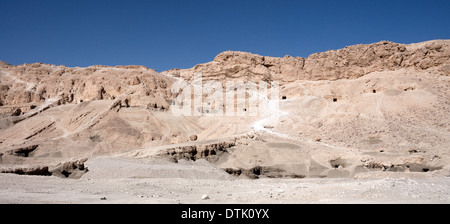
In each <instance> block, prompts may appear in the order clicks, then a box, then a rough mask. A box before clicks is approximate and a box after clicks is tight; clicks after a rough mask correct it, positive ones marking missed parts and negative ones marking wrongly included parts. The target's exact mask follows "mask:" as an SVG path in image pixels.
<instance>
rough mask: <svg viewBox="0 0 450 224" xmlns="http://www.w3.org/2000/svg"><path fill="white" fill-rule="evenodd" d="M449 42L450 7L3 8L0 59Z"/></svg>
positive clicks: (175, 60) (102, 60) (65, 4)
mask: <svg viewBox="0 0 450 224" xmlns="http://www.w3.org/2000/svg"><path fill="white" fill-rule="evenodd" d="M431 39H450V1H449V0H442V1H439V0H428V1H413V0H411V1H395V0H390V1H385V0H377V1H372V0H371V1H365V0H359V1H356V0H355V1H349V0H343V1H338V0H335V1H323V0H322V1H321V0H319V1H317V0H315V1H312V0H311V1H283V0H280V1H265V0H258V1H245V0H240V1H235V0H222V1H216V0H205V1H195V0H192V1H173V0H164V1H134V0H127V1H119V0H108V1H106V0H105V1H95V0H89V1H86V0H76V1H75V0H58V1H56V0H40V1H37V0H29V1H25V0H14V1H11V0H0V60H2V61H6V62H8V63H11V64H23V63H33V62H43V63H49V64H57V65H66V66H71V67H72V66H80V67H85V66H89V65H97V64H102V65H111V66H115V65H131V64H132V65H145V66H148V67H150V68H154V69H156V70H157V71H164V70H168V69H171V68H189V67H192V66H194V65H196V64H199V63H204V62H208V61H212V60H213V59H214V57H215V56H216V55H217V54H218V53H220V52H222V51H226V50H238V51H247V52H253V53H257V54H260V55H268V56H278V57H283V56H284V55H291V56H302V57H307V56H308V55H310V54H312V53H315V52H322V51H326V50H329V49H339V48H343V47H345V46H348V45H353V44H359V43H373V42H378V41H381V40H390V41H394V42H399V43H413V42H421V41H425V40H431Z"/></svg>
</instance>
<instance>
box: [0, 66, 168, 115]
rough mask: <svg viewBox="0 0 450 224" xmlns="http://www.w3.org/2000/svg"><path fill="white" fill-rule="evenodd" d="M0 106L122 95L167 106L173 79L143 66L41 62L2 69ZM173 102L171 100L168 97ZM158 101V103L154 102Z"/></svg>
mask: <svg viewBox="0 0 450 224" xmlns="http://www.w3.org/2000/svg"><path fill="white" fill-rule="evenodd" d="M0 75H1V85H0V106H14V107H20V108H21V109H22V110H21V111H22V112H27V111H29V110H30V109H31V107H35V106H36V105H38V104H39V103H44V102H46V101H48V100H54V101H57V102H58V104H66V103H80V102H85V101H93V100H108V99H117V98H121V99H122V100H123V105H124V106H139V107H153V108H158V109H164V108H168V105H169V103H167V99H170V97H171V92H170V89H169V88H167V87H168V86H170V85H171V83H172V79H170V78H167V77H165V76H162V75H160V74H158V73H157V72H156V71H154V70H152V69H148V68H146V67H143V66H116V67H107V66H91V67H88V68H68V67H65V66H55V65H48V64H42V63H35V64H24V65H17V66H8V67H3V68H2V69H1V70H0ZM169 102H170V101H169ZM155 105H156V106H155Z"/></svg>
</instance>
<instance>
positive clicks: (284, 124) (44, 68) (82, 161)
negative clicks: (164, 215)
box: [0, 40, 450, 202]
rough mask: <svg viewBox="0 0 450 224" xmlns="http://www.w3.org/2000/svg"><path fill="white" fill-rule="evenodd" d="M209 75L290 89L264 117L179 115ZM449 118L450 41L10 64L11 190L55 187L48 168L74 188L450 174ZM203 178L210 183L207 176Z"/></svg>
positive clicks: (5, 106) (5, 167) (2, 65)
mask: <svg viewBox="0 0 450 224" xmlns="http://www.w3.org/2000/svg"><path fill="white" fill-rule="evenodd" d="M196 73H201V74H202V77H203V81H204V82H207V81H212V80H214V81H218V82H219V83H221V84H224V85H225V84H226V82H227V81H235V82H237V81H242V82H248V81H252V82H261V81H264V82H273V81H278V82H279V85H280V97H279V99H271V100H272V101H277V102H278V101H279V109H277V110H270V111H267V113H265V114H264V115H262V114H259V115H258V116H249V114H248V113H244V115H243V116H174V115H173V113H172V112H171V106H172V102H173V100H174V99H175V98H176V97H177V96H178V95H179V93H174V92H173V91H171V87H172V85H173V84H174V83H176V82H178V81H180V80H184V81H187V82H193V81H194V74H196ZM226 91H229V90H226ZM246 94H249V95H252V94H254V92H252V90H247V92H246ZM449 114H450V40H432V41H427V42H422V43H415V44H398V43H393V42H389V41H381V42H378V43H373V44H360V45H353V46H348V47H345V48H343V49H339V50H330V51H327V52H322V53H315V54H312V55H310V56H309V57H307V58H302V57H292V56H285V57H282V58H278V57H270V56H260V55H257V54H252V53H246V52H236V51H226V52H222V53H220V54H218V55H217V56H216V57H215V58H214V60H213V61H211V62H208V63H205V64H198V65H196V66H194V67H193V68H189V69H172V70H169V71H164V72H161V73H158V72H156V71H155V70H153V69H149V68H147V67H144V66H115V67H109V66H101V65H96V66H90V67H87V68H79V67H66V66H64V65H49V64H42V63H34V64H23V65H14V66H13V65H10V64H8V63H6V62H1V61H0V173H3V174H0V178H2V180H8V181H2V184H4V186H7V185H8V184H12V183H28V182H27V181H29V183H33V181H37V182H39V183H40V184H44V183H41V182H40V180H42V179H39V180H37V179H34V178H37V177H35V176H39V177H40V176H52V177H42V178H51V179H50V180H51V181H53V182H55V183H58V184H61V186H64V188H66V187H67V185H65V184H68V183H69V181H75V180H72V179H78V180H79V181H89V180H99V181H100V180H105V179H106V180H108V181H111V180H114V179H121V178H122V179H123V178H150V179H155V180H159V179H163V180H162V182H161V184H162V183H164V184H169V183H167V179H170V178H175V179H177V180H179V181H180V184H181V185H183V186H189V185H190V184H192V183H190V182H189V179H190V178H191V179H195V181H200V180H207V181H213V182H208V183H212V184H209V185H207V186H206V187H205V190H207V191H208V192H212V191H214V189H215V188H214V187H212V186H213V185H214V186H216V185H220V184H217V183H220V181H244V182H245V183H241V182H239V183H240V184H243V185H240V187H241V188H242V189H244V190H246V191H250V189H249V187H248V186H250V185H252V186H253V185H254V184H255V183H254V182H251V181H263V183H264V184H266V185H270V184H274V183H276V182H271V181H273V180H278V179H270V178H281V179H282V180H284V181H286V184H287V185H289V186H291V187H292V186H296V185H295V184H298V183H297V182H293V181H294V180H298V179H302V180H307V179H311V180H312V181H317V179H316V178H336V179H339V180H341V178H343V179H344V180H347V181H354V179H356V180H360V179H361V180H366V179H369V180H371V181H372V180H376V179H377V178H386V177H389V178H390V177H395V178H442V180H445V181H447V179H448V176H449V175H450V154H449V153H450V151H449V147H450V116H449ZM17 174H25V175H23V176H18V175H17ZM28 175H33V177H30V176H28ZM26 178H29V179H26ZM56 178H57V179H56ZM256 179H259V180H256ZM286 179H287V180H286ZM15 181H16V182H15ZM64 181H67V182H64ZM100 182H101V181H100ZM394 182H395V181H394ZM400 182H401V181H400ZM425 182H426V181H425ZM70 183H71V184H76V183H74V182H70ZM158 183H159V182H158ZM327 183H328V182H327ZM352 183H353V184H355V183H354V182H352ZM377 183H378V182H377ZM447 183H448V181H447V182H445V183H444V184H443V186H445V185H446V184H447ZM195 184H197V185H199V186H198V187H199V188H201V187H200V185H202V184H201V181H200V182H195ZM227 184H229V183H228V182H227ZM227 184H225V185H227ZM245 184H248V185H245ZM310 184H311V185H314V184H316V182H311V183H310ZM380 184H383V183H381V182H380ZM421 184H423V183H422V182H421ZM101 185H102V187H103V188H104V189H109V188H108V187H112V186H106V185H107V184H105V182H101ZM169 185H170V184H169ZM363 185H364V184H363ZM8 186H10V185H8ZM377 186H378V185H377ZM417 186H418V187H419V186H421V187H423V185H417ZM112 188H113V187H112ZM288 188H290V187H288ZM61 189H63V188H61ZM114 189H116V188H114ZM114 189H109V190H110V191H114ZM292 189H296V188H294V187H292ZM116 190H117V189H116ZM174 191H175V192H176V190H174ZM191 191H192V190H191ZM301 191H302V190H301ZM446 191H447V195H446V196H445V197H444V201H446V202H449V201H450V199H449V196H448V193H449V192H448V189H447V190H446ZM5 192H8V191H5ZM280 192H281V191H280ZM9 193H11V192H9ZM85 193H86V192H85ZM86 194H87V195H92V194H93V193H92V192H91V193H86ZM134 194H136V195H138V196H139V195H141V194H142V193H140V192H138V191H136V192H135V193H134ZM168 194H169V193H167V192H166V193H160V195H162V196H161V197H163V196H165V197H167V198H171V197H172V193H170V195H168ZM179 194H182V193H179ZM187 194H188V195H189V193H187ZM228 194H230V193H229V192H227V195H228ZM361 194H362V193H361ZM136 195H135V196H136ZM116 196H117V195H116ZM182 196H183V195H182ZM360 196H361V195H360ZM360 196H357V195H354V196H352V197H360ZM8 197H9V199H8ZM8 197H7V196H6V193H5V199H4V200H5V201H8V200H12V199H11V198H12V197H14V195H13V196H8ZM86 197H88V196H86ZM118 197H119V196H118ZM255 197H256V196H255ZM292 197H294V198H295V197H296V196H292ZM436 197H437V196H436ZM439 197H440V196H439ZM125 198H126V197H125ZM270 198H272V197H270ZM153 199H154V200H156V202H167V201H165V200H162V199H161V198H159V199H155V198H153ZM172 199H173V198H172ZM303 199H305V198H303ZM310 199H311V198H310ZM316 199H317V198H314V200H316ZM435 199H436V198H433V200H435ZM51 200H56V199H51ZM77 200H78V199H77ZM80 200H81V199H80ZM124 200H125V199H124ZM149 200H152V198H150V199H149ZM189 200H190V201H192V200H193V201H194V202H195V200H194V199H192V198H190V199H189ZM221 200H222V201H223V200H225V199H223V198H222V199H221ZM267 200H269V202H270V200H272V199H267ZM299 200H300V199H299ZM305 200H306V199H305ZM311 200H312V199H311ZM405 200H406V199H405ZM0 201H1V198H0ZM44 201H45V200H44ZM81 201H82V200H81ZM87 201H89V200H87ZM251 201H252V200H251V199H248V198H247V199H246V200H243V201H241V202H251ZM118 202H121V201H120V200H119V201H118ZM153 202H155V201H153ZM168 202H174V201H171V200H169V201H168ZM219 202H220V200H219ZM234 202H240V201H239V199H238V198H235V199H234ZM262 202H268V201H264V200H263V201H262Z"/></svg>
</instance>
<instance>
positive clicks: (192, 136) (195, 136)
mask: <svg viewBox="0 0 450 224" xmlns="http://www.w3.org/2000/svg"><path fill="white" fill-rule="evenodd" d="M189 139H190V140H191V141H197V139H198V137H197V135H191V137H189Z"/></svg>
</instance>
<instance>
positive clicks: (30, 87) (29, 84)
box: [0, 71, 36, 93]
mask: <svg viewBox="0 0 450 224" xmlns="http://www.w3.org/2000/svg"><path fill="white" fill-rule="evenodd" d="M0 72H1V73H3V75H4V76H5V77H7V78H9V79H11V80H13V81H14V82H16V83H20V84H24V85H25V86H26V87H27V88H26V89H25V91H28V92H33V93H35V92H36V83H32V82H26V81H23V80H21V79H19V78H17V77H15V76H13V75H11V73H10V72H7V71H0Z"/></svg>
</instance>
